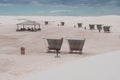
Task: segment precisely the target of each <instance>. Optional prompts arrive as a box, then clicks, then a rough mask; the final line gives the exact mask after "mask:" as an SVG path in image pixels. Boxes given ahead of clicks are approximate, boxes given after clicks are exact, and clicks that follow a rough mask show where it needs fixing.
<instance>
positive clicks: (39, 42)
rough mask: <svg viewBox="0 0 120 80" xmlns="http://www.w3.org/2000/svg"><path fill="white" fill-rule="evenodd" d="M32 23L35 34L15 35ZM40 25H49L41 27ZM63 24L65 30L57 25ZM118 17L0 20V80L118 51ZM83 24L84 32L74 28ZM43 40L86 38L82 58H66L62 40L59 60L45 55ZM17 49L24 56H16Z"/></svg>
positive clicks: (13, 79)
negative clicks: (19, 26)
mask: <svg viewBox="0 0 120 80" xmlns="http://www.w3.org/2000/svg"><path fill="white" fill-rule="evenodd" d="M26 20H32V21H36V22H38V23H40V24H41V29H42V30H41V31H38V32H28V31H25V32H16V28H17V26H16V24H17V23H20V22H23V21H26ZM44 21H49V24H48V25H46V26H45V25H44ZM61 21H64V22H65V26H59V27H58V24H59V23H60V22H61ZM119 21H120V16H99V17H74V16H71V17H70V16H64V17H61V16H56V17H55V16H46V17H45V16H0V80H16V79H18V78H19V77H22V76H26V75H28V74H32V73H34V72H41V71H47V70H49V69H51V68H53V67H56V66H59V65H60V64H62V63H64V62H71V61H73V60H79V59H81V58H84V57H89V56H93V55H102V54H104V53H106V52H111V51H118V50H120V27H119V26H120V23H119ZM77 23H83V27H86V28H87V29H86V30H84V28H74V25H77ZM89 24H103V25H110V26H112V27H111V33H104V32H103V31H102V32H100V33H99V32H98V30H93V31H90V30H89V27H88V25H89ZM46 36H60V37H63V38H67V37H80V38H81V37H82V38H86V42H85V45H84V47H83V54H82V55H79V54H69V45H68V43H67V41H66V40H65V39H64V41H63V45H62V49H61V54H60V56H61V58H58V59H57V58H54V56H56V54H55V53H50V54H48V53H46V51H47V47H46V46H47V45H46V44H45V43H46V42H45V40H44V39H43V38H44V37H46ZM20 47H25V48H26V55H20Z"/></svg>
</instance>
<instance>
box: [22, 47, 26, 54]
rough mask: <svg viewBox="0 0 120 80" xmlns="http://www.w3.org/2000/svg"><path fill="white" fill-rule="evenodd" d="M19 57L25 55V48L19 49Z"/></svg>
mask: <svg viewBox="0 0 120 80" xmlns="http://www.w3.org/2000/svg"><path fill="white" fill-rule="evenodd" d="M21 55H25V48H24V47H21Z"/></svg>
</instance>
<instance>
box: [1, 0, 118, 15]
mask: <svg viewBox="0 0 120 80" xmlns="http://www.w3.org/2000/svg"><path fill="white" fill-rule="evenodd" d="M13 5H16V6H18V5H19V6H26V5H27V6H49V7H47V8H45V9H46V10H47V11H49V13H51V14H54V15H55V13H56V15H65V14H66V15H72V14H69V13H71V12H72V11H75V10H74V9H76V12H78V13H76V14H77V15H79V13H81V14H80V15H83V14H84V13H85V12H87V13H90V14H93V13H94V14H93V15H100V14H106V15H120V0H0V7H1V6H2V7H3V6H13ZM50 7H52V8H54V7H55V10H54V9H52V10H50V9H48V8H50ZM56 7H59V8H56ZM65 7H70V8H68V9H67V8H66V9H64V8H65ZM78 8H79V9H78ZM0 9H2V8H0ZM45 9H44V10H45ZM79 10H80V11H79ZM2 11H3V10H2ZM95 11H96V12H95ZM58 13H59V14H58ZM60 13H61V14H60ZM43 14H44V13H43ZM86 15H88V14H86Z"/></svg>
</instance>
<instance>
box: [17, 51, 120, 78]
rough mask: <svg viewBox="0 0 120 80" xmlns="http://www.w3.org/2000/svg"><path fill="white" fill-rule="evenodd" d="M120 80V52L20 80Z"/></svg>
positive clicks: (91, 58)
mask: <svg viewBox="0 0 120 80" xmlns="http://www.w3.org/2000/svg"><path fill="white" fill-rule="evenodd" d="M41 79H42V80H120V51H116V52H111V53H107V54H104V55H99V56H93V57H88V58H84V59H81V60H77V61H71V62H69V63H63V64H62V65H60V66H59V67H57V68H55V69H51V70H48V71H44V72H40V73H34V74H31V75H29V76H27V77H24V78H20V79H18V80H41Z"/></svg>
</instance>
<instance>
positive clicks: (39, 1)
mask: <svg viewBox="0 0 120 80" xmlns="http://www.w3.org/2000/svg"><path fill="white" fill-rule="evenodd" d="M7 4H8V5H9V4H11V5H18V4H19V5H64V6H91V7H92V6H115V7H120V0H0V5H7Z"/></svg>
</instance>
